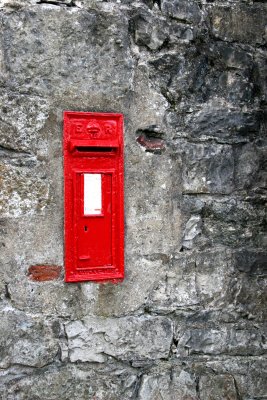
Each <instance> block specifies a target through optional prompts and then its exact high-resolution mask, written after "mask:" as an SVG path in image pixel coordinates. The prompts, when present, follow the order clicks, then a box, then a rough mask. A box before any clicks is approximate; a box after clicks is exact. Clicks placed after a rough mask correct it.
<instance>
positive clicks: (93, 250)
mask: <svg viewBox="0 0 267 400" xmlns="http://www.w3.org/2000/svg"><path fill="white" fill-rule="evenodd" d="M64 178H65V184H64V190H65V281H66V282H80V281H105V280H114V279H115V280H120V279H123V277H124V207H123V203H124V202H123V116H122V114H111V113H87V112H71V111H65V112H64Z"/></svg>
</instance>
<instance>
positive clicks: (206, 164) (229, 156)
mask: <svg viewBox="0 0 267 400" xmlns="http://www.w3.org/2000/svg"><path fill="white" fill-rule="evenodd" d="M178 146H179V147H178ZM177 149H178V151H179V152H181V153H182V154H181V157H182V164H183V191H184V192H185V193H222V194H226V193H231V191H232V190H233V187H234V182H233V179H234V164H233V150H232V148H231V147H230V146H224V145H206V144H191V143H185V142H179V144H178V143H177Z"/></svg>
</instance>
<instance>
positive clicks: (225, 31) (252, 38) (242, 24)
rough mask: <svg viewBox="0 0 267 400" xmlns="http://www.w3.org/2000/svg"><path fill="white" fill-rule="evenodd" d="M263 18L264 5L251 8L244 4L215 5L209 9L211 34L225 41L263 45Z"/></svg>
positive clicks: (264, 13)
mask: <svg viewBox="0 0 267 400" xmlns="http://www.w3.org/2000/svg"><path fill="white" fill-rule="evenodd" d="M226 15H227V18H225V16H226ZM265 16H266V5H265V4H254V5H253V7H252V6H248V5H245V4H236V5H234V6H220V5H219V6H217V5H216V6H215V7H213V8H212V9H211V19H212V26H213V32H214V34H215V35H216V36H217V37H219V38H220V39H222V40H227V41H237V42H244V43H251V44H255V43H259V44H263V43H265V41H266V37H265V25H266V18H265Z"/></svg>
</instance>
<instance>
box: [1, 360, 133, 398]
mask: <svg viewBox="0 0 267 400" xmlns="http://www.w3.org/2000/svg"><path fill="white" fill-rule="evenodd" d="M36 372H37V373H36ZM36 372H35V371H34V370H31V371H27V370H26V371H23V374H21V376H20V377H19V378H18V377H17V376H16V377H15V378H14V375H16V370H13V371H11V376H10V379H9V381H8V383H6V384H5V385H1V384H0V398H2V399H6V400H15V399H16V400H28V399H36V400H41V399H44V398H45V399H46V400H59V399H60V400H72V399H74V398H75V397H77V396H78V398H80V399H97V400H130V399H133V396H134V393H135V388H136V386H137V384H138V376H137V374H136V371H134V370H133V369H131V368H129V367H126V366H125V365H123V366H120V365H119V366H117V368H114V367H112V366H108V367H104V368H103V367H100V366H98V365H97V364H94V366H93V367H90V368H86V367H85V368H84V367H83V366H82V365H78V366H74V365H69V366H66V365H63V366H52V367H49V368H43V369H42V370H40V371H36ZM13 374H14V375H13ZM3 381H4V378H3V377H1V376H0V382H1V383H3Z"/></svg>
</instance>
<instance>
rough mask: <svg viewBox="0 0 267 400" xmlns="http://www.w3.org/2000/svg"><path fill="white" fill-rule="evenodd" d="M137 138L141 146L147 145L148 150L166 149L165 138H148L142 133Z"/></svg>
mask: <svg viewBox="0 0 267 400" xmlns="http://www.w3.org/2000/svg"><path fill="white" fill-rule="evenodd" d="M136 140H137V142H138V143H139V144H140V145H141V146H143V147H145V149H146V150H147V151H151V152H153V151H157V150H164V149H165V145H164V140H162V139H159V138H148V137H146V136H145V135H140V136H138V138H137V139H136Z"/></svg>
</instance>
